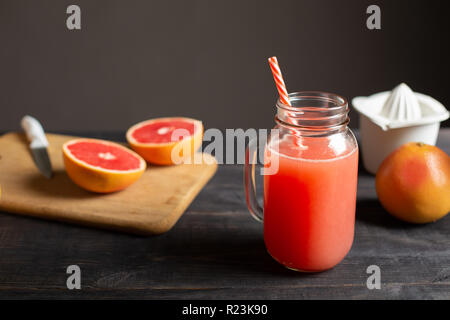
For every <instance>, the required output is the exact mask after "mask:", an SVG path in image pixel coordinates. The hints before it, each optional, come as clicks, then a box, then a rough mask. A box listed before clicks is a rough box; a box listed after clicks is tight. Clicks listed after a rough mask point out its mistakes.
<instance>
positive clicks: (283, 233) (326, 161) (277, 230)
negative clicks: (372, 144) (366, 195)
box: [264, 136, 358, 272]
mask: <svg viewBox="0 0 450 320" xmlns="http://www.w3.org/2000/svg"><path fill="white" fill-rule="evenodd" d="M291 138H293V137H292V136H291ZM291 140H292V139H291ZM336 141H338V143H336V144H335V145H333V139H329V138H328V137H313V138H308V139H307V143H305V146H304V147H303V146H302V142H301V140H300V143H297V142H296V143H293V142H292V141H290V140H289V139H286V137H285V139H283V140H281V142H276V143H277V149H278V150H276V151H275V149H274V148H272V147H271V144H269V145H267V146H266V150H265V163H266V164H267V163H273V161H278V171H277V173H275V174H272V175H265V176H264V242H265V244H266V248H267V250H268V251H269V253H270V255H271V256H272V257H273V258H274V259H275V260H277V261H278V262H280V263H281V264H283V265H285V266H286V267H288V268H290V269H294V270H299V271H306V272H308V271H310V272H315V271H323V270H326V269H329V268H332V267H334V266H335V265H336V264H338V263H339V262H340V261H341V260H342V259H343V258H344V257H345V255H346V254H347V253H348V251H349V250H350V248H351V246H352V242H353V234H354V225H355V206H356V185H357V172H358V170H357V166H358V148H357V147H354V148H348V147H346V146H343V145H342V144H340V143H339V139H336ZM272 145H273V143H272Z"/></svg>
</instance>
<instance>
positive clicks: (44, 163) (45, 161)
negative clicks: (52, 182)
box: [21, 116, 52, 179]
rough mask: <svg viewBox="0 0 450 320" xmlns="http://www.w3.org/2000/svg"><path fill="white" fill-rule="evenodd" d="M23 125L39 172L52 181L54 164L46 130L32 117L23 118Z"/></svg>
mask: <svg viewBox="0 0 450 320" xmlns="http://www.w3.org/2000/svg"><path fill="white" fill-rule="evenodd" d="M21 124H22V128H23V130H25V133H26V135H27V138H28V140H29V141H30V149H31V154H32V155H33V160H34V163H35V164H36V166H37V167H38V169H39V171H41V173H42V174H43V175H44V176H45V177H47V178H49V179H50V178H51V177H52V164H51V163H50V158H49V156H48V152H47V147H48V141H47V138H46V137H45V133H44V129H43V128H42V126H41V124H40V123H39V121H38V120H36V119H35V118H33V117H31V116H25V117H23V118H22V121H21Z"/></svg>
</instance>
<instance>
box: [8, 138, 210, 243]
mask: <svg viewBox="0 0 450 320" xmlns="http://www.w3.org/2000/svg"><path fill="white" fill-rule="evenodd" d="M72 138H74V137H69V136H63V135H56V134H47V139H48V141H49V143H50V146H49V148H48V151H49V156H50V160H51V162H52V167H53V173H54V176H53V177H52V178H51V179H46V178H45V177H44V176H43V175H42V174H40V173H39V172H38V169H37V168H36V166H35V164H34V162H33V160H32V157H31V154H30V151H29V148H28V142H27V141H26V138H25V136H24V135H23V134H20V133H8V134H5V135H3V136H0V186H1V198H0V210H3V211H8V212H12V213H17V214H23V215H29V216H34V217H39V218H45V219H54V220H58V221H64V222H71V223H77V224H82V225H87V226H94V227H100V228H107V229H114V230H120V231H125V232H131V233H137V234H145V235H147V234H160V233H163V232H166V231H168V230H170V228H172V227H173V225H174V224H175V223H176V222H177V220H178V219H179V218H180V217H181V215H182V214H183V212H184V211H185V210H186V208H187V207H188V206H189V204H190V203H191V202H192V201H193V200H194V198H195V197H196V196H197V194H198V193H199V192H200V190H201V189H202V188H203V187H204V186H205V184H206V183H207V182H208V180H209V179H210V178H211V177H212V176H213V175H214V173H215V172H216V170H217V162H216V161H215V159H214V157H212V156H211V155H209V154H203V157H204V159H205V160H206V161H203V163H202V164H183V165H178V166H151V165H149V166H148V168H147V170H146V171H145V173H144V174H143V175H142V177H141V178H140V179H139V180H138V181H137V182H136V183H134V184H133V185H131V186H130V187H128V188H127V189H125V190H122V191H119V192H116V193H110V194H95V193H91V192H88V191H85V190H83V189H81V188H80V187H78V186H77V185H75V184H74V183H73V182H72V181H71V180H70V179H69V177H68V176H67V174H66V172H65V170H64V163H63V157H62V150H61V146H62V145H63V143H64V142H65V141H67V140H69V139H72ZM208 163H210V164H208ZM211 163H212V164H211Z"/></svg>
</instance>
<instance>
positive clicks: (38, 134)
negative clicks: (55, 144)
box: [20, 116, 48, 147]
mask: <svg viewBox="0 0 450 320" xmlns="http://www.w3.org/2000/svg"><path fill="white" fill-rule="evenodd" d="M20 123H21V124H22V128H23V130H25V133H26V135H27V138H28V140H29V141H30V142H31V145H32V146H36V147H40V146H42V147H47V146H48V141H47V138H46V137H45V133H44V129H43V128H42V126H41V124H40V123H39V121H37V120H36V119H35V118H33V117H31V116H25V117H23V118H22V121H21V122H20Z"/></svg>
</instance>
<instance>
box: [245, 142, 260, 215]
mask: <svg viewBox="0 0 450 320" xmlns="http://www.w3.org/2000/svg"><path fill="white" fill-rule="evenodd" d="M257 150H258V148H257V139H253V140H251V141H250V142H249V144H248V146H247V148H246V149H245V164H244V188H245V200H246V202H247V208H248V211H250V214H251V215H252V217H253V218H255V219H256V220H257V221H259V222H263V220H264V210H263V208H261V206H260V205H259V203H258V199H257V197H256V183H255V164H256V162H257V161H256V160H257Z"/></svg>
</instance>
